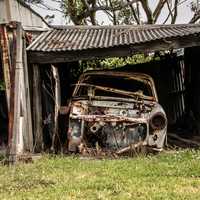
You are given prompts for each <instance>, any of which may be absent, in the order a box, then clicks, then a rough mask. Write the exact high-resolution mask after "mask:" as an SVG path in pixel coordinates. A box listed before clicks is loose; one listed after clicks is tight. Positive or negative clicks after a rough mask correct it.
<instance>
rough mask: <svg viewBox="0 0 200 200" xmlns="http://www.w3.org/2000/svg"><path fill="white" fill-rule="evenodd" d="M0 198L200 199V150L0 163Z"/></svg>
mask: <svg viewBox="0 0 200 200" xmlns="http://www.w3.org/2000/svg"><path fill="white" fill-rule="evenodd" d="M0 199H1V200H3V199H11V200H12V199H13V200H18V199H20V200H22V199H34V200H35V199H41V200H45V199H64V200H65V199H120V200H121V199H123V200H126V199H131V200H132V199H140V200H141V199H145V200H146V199H155V200H158V199H165V200H166V199H176V200H177V199H192V200H195V199H198V200H199V199H200V151H189V150H187V151H182V152H174V153H161V154H160V155H156V156H147V157H144V156H140V157H136V158H132V159H120V160H81V159H80V158H73V157H61V156H60V157H59V156H58V157H50V156H44V157H43V158H42V159H41V160H38V161H35V162H34V163H32V164H19V165H16V166H12V167H6V166H0Z"/></svg>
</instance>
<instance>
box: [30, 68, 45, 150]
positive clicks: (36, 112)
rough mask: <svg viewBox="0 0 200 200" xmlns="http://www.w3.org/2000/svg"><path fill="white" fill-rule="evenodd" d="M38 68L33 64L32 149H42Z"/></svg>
mask: <svg viewBox="0 0 200 200" xmlns="http://www.w3.org/2000/svg"><path fill="white" fill-rule="evenodd" d="M40 83H41V82H40V70H39V66H38V65H33V126H34V128H33V129H34V138H35V142H34V151H35V152H41V151H42V150H43V146H44V145H43V131H42V97H41V84H40Z"/></svg>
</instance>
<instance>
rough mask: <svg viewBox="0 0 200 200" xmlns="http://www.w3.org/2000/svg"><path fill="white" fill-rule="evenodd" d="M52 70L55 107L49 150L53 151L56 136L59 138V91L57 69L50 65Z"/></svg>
mask: <svg viewBox="0 0 200 200" xmlns="http://www.w3.org/2000/svg"><path fill="white" fill-rule="evenodd" d="M51 68H52V71H53V77H54V80H55V108H54V110H55V111H54V131H53V138H52V146H51V150H53V151H55V145H56V144H55V139H56V137H57V139H58V140H60V137H59V132H58V131H59V130H58V128H59V127H58V115H59V109H60V106H61V92H60V78H59V73H58V69H57V68H56V67H55V66H54V65H51Z"/></svg>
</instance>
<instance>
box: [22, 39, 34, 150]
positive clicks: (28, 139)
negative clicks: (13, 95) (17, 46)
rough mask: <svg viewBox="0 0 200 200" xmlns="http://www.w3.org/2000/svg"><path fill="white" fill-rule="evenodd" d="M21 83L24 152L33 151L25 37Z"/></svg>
mask: <svg viewBox="0 0 200 200" xmlns="http://www.w3.org/2000/svg"><path fill="white" fill-rule="evenodd" d="M23 65H24V73H23V76H24V77H23V81H24V93H25V94H24V95H23V101H24V103H25V105H24V106H25V108H26V110H25V111H26V112H25V113H24V115H25V119H26V121H25V125H24V126H25V133H24V149H25V150H26V151H29V152H32V151H33V127H32V116H31V103H30V86H29V73H28V64H27V54H26V41H25V37H24V40H23Z"/></svg>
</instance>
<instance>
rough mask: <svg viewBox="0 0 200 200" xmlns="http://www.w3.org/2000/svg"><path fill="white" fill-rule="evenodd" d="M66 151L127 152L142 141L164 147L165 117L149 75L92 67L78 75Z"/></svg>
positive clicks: (156, 146) (152, 145) (143, 143)
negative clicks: (90, 69)
mask: <svg viewBox="0 0 200 200" xmlns="http://www.w3.org/2000/svg"><path fill="white" fill-rule="evenodd" d="M69 113H70V114H69V129H68V150H69V151H70V152H79V153H82V152H84V151H89V150H88V149H93V152H94V150H95V151H97V150H98V151H101V152H108V151H110V152H114V153H115V154H118V155H119V154H123V153H124V152H128V151H130V150H131V149H135V148H137V147H139V146H143V147H147V148H150V149H152V150H155V151H161V150H162V149H163V147H164V144H165V139H166V132H167V117H166V114H165V111H164V109H163V108H162V106H161V105H160V104H159V103H158V97H157V93H156V87H155V84H154V81H153V79H152V77H151V76H149V75H147V74H143V73H130V72H117V71H115V72H113V71H107V70H101V71H97V70H96V71H89V72H86V73H83V74H82V75H81V76H80V79H79V81H78V83H77V84H76V85H75V89H74V92H73V95H72V100H71V103H70V112H69Z"/></svg>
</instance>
